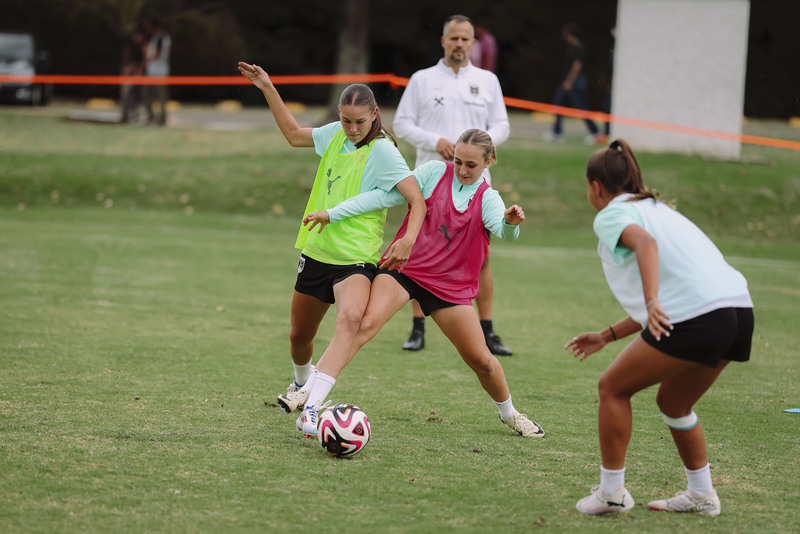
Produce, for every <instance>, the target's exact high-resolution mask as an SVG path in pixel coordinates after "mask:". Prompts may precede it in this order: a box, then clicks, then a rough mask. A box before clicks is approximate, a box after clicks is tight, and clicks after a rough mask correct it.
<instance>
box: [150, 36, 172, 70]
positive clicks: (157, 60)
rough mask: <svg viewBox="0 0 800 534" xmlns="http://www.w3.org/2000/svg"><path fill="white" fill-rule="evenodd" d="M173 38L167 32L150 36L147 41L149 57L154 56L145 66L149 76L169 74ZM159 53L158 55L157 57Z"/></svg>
mask: <svg viewBox="0 0 800 534" xmlns="http://www.w3.org/2000/svg"><path fill="white" fill-rule="evenodd" d="M171 48H172V40H171V39H170V38H169V35H168V34H167V33H166V32H162V33H159V34H156V35H153V37H151V38H150V42H148V43H147V57H148V58H152V59H151V60H150V61H149V62H148V63H147V66H146V67H145V70H146V74H147V75H148V76H169V54H170V49H171ZM156 55H158V57H156Z"/></svg>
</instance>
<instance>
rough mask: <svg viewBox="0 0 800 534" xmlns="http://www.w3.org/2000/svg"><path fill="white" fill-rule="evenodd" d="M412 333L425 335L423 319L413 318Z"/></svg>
mask: <svg viewBox="0 0 800 534" xmlns="http://www.w3.org/2000/svg"><path fill="white" fill-rule="evenodd" d="M411 331H412V332H419V333H420V334H424V333H425V317H414V326H413V327H412V329H411Z"/></svg>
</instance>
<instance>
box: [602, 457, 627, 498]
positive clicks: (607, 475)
mask: <svg viewBox="0 0 800 534" xmlns="http://www.w3.org/2000/svg"><path fill="white" fill-rule="evenodd" d="M624 485H625V468H624V467H623V468H622V469H606V468H605V467H603V466H602V465H601V466H600V491H602V492H603V496H604V497H611V495H613V494H614V490H615V489H617V487H618V486H624Z"/></svg>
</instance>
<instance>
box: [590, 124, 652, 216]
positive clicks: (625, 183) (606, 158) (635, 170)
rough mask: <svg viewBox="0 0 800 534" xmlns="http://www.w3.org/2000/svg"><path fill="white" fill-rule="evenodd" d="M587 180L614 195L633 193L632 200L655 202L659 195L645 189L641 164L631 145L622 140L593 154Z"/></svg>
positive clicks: (613, 142) (615, 141)
mask: <svg viewBox="0 0 800 534" xmlns="http://www.w3.org/2000/svg"><path fill="white" fill-rule="evenodd" d="M586 178H587V179H588V180H589V181H590V182H600V183H601V184H602V185H603V187H605V189H606V191H608V192H609V193H611V194H612V195H617V194H620V193H633V195H634V196H633V197H631V199H630V200H642V199H645V198H652V199H653V200H654V201H655V200H656V198H658V193H655V192H653V191H651V190H650V189H648V188H647V187H645V185H644V182H642V171H641V169H640V168H639V162H638V161H636V156H634V155H633V150H632V149H631V147H630V145H629V144H628V143H626V142H625V141H623V140H622V139H615V140H614V141H612V142H611V144H610V145H608V148H603V149H600V150H598V151H597V152H595V153H594V154H592V156H591V157H590V158H589V163H587V164H586Z"/></svg>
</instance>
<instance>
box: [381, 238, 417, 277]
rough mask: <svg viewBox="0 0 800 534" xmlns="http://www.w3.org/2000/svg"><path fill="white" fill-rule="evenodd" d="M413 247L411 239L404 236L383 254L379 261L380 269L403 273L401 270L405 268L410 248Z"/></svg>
mask: <svg viewBox="0 0 800 534" xmlns="http://www.w3.org/2000/svg"><path fill="white" fill-rule="evenodd" d="M413 246H414V243H413V242H412V241H411V239H408V238H406V236H403V237H401V238H400V239H398V240H397V241H395V242H394V243H392V245H391V246H390V247H389V248H388V249H387V250H386V252H384V253H383V257H382V258H381V261H380V267H381V269H388V270H390V271H391V270H392V269H397V270H398V271H399V272H403V269H405V267H406V263H408V258H409V256H410V255H411V248H412V247H413Z"/></svg>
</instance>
